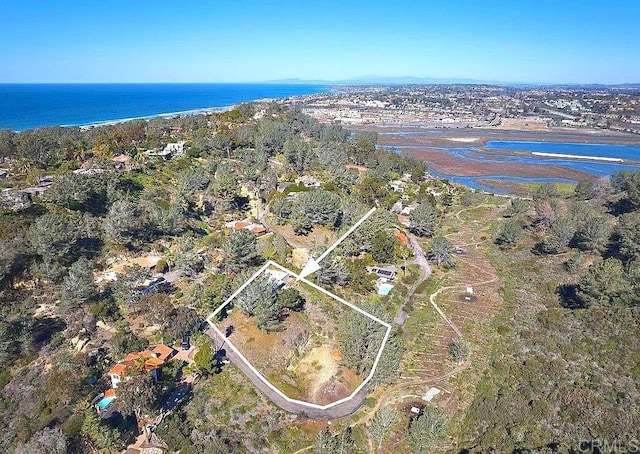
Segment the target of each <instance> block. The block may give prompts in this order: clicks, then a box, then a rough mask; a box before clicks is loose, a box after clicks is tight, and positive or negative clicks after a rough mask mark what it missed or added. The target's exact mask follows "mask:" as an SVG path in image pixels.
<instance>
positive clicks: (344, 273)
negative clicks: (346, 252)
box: [315, 260, 349, 285]
mask: <svg viewBox="0 0 640 454" xmlns="http://www.w3.org/2000/svg"><path fill="white" fill-rule="evenodd" d="M315 276H316V280H317V281H318V282H319V283H321V284H337V285H346V283H347V282H348V281H349V271H348V270H347V267H346V266H345V264H344V262H343V261H342V260H338V261H335V262H332V263H331V264H329V266H323V267H322V268H320V270H318V271H317V272H316V274H315Z"/></svg>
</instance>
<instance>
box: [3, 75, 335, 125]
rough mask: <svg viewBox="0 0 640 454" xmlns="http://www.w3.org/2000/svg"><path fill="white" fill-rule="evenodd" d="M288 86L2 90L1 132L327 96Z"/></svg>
mask: <svg viewBox="0 0 640 454" xmlns="http://www.w3.org/2000/svg"><path fill="white" fill-rule="evenodd" d="M328 90H329V87H327V86H324V85H288V84H259V83H252V84H242V83H238V84H21V85H15V84H0V99H2V100H3V102H2V109H0V129H8V130H12V131H15V132H22V131H27V130H33V129H38V128H46V127H71V128H76V127H83V128H90V127H96V126H105V125H113V124H120V123H124V122H127V121H133V120H150V119H152V118H171V117H177V116H188V115H199V114H207V113H216V112H220V111H224V110H226V109H231V108H233V107H235V106H237V105H240V104H243V103H252V102H265V101H276V100H279V101H280V102H286V100H287V99H296V98H298V97H301V96H307V95H316V94H318V93H326V92H327V91H328Z"/></svg>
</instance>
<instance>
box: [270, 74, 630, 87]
mask: <svg viewBox="0 0 640 454" xmlns="http://www.w3.org/2000/svg"><path fill="white" fill-rule="evenodd" d="M263 83H266V84H291V85H298V84H300V85H511V86H535V87H584V88H597V87H607V88H622V89H640V83H625V84H558V83H548V84H545V83H529V82H505V81H495V80H480V79H456V78H451V79H438V78H434V77H414V76H405V77H387V76H364V77H356V78H353V79H345V80H322V79H315V80H314V79H298V78H290V79H278V80H268V81H265V82H263Z"/></svg>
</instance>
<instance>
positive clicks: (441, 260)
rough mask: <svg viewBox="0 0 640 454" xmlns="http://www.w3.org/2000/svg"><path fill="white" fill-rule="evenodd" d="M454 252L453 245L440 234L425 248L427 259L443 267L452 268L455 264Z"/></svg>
mask: <svg viewBox="0 0 640 454" xmlns="http://www.w3.org/2000/svg"><path fill="white" fill-rule="evenodd" d="M455 253H456V248H455V246H454V245H453V244H452V243H451V241H449V240H448V239H447V238H446V237H444V236H442V235H438V236H436V237H434V238H433V240H431V244H429V248H428V249H427V257H428V258H429V260H431V261H433V262H435V263H436V265H438V266H442V267H444V268H452V267H453V266H455V255H454V254H455Z"/></svg>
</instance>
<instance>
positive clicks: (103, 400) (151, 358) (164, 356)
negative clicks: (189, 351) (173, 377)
mask: <svg viewBox="0 0 640 454" xmlns="http://www.w3.org/2000/svg"><path fill="white" fill-rule="evenodd" d="M177 353H179V352H178V351H177V350H175V349H174V348H172V347H169V346H168V345H164V344H158V345H155V346H152V347H149V348H148V349H146V350H143V351H141V352H133V353H129V354H128V355H127V356H125V358H124V359H123V360H122V361H120V362H119V363H118V364H115V365H114V366H113V367H112V368H111V369H109V371H108V372H107V375H108V376H109V379H110V380H111V389H108V390H106V391H105V392H104V393H100V394H99V395H97V396H96V397H95V398H94V399H93V402H92V403H91V404H92V405H93V406H94V407H95V409H96V410H97V411H98V413H100V414H104V413H105V412H106V411H107V410H108V408H109V406H110V405H111V404H112V403H114V402H115V400H116V399H117V389H118V384H119V383H120V382H122V381H123V380H126V379H127V371H131V370H132V369H137V370H140V369H144V370H145V371H146V372H147V373H148V374H149V375H150V376H151V379H152V380H154V381H157V380H158V378H159V371H160V368H161V367H162V366H163V365H164V364H165V363H166V362H167V361H168V360H170V359H171V358H173V357H174V356H176V354H177ZM183 359H184V358H183Z"/></svg>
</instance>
